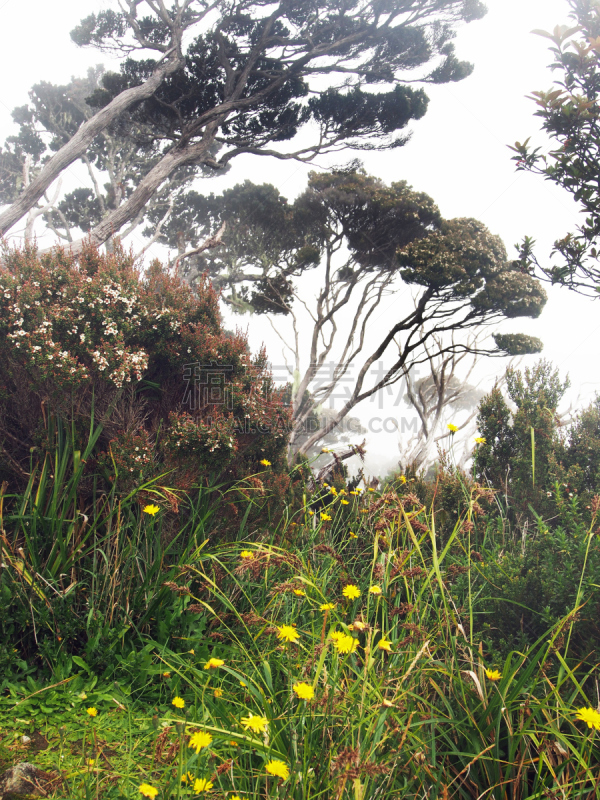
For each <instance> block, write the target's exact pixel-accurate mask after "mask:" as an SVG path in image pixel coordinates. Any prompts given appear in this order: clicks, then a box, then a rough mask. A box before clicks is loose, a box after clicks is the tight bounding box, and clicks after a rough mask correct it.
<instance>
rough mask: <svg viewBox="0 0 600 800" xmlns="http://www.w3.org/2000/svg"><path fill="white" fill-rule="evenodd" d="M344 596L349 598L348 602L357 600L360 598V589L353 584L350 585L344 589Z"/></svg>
mask: <svg viewBox="0 0 600 800" xmlns="http://www.w3.org/2000/svg"><path fill="white" fill-rule="evenodd" d="M342 594H343V595H344V597H347V598H348V600H356V598H357V597H360V589H359V588H358V586H355V585H354V584H353V583H349V584H347V585H346V586H344V588H343V589H342Z"/></svg>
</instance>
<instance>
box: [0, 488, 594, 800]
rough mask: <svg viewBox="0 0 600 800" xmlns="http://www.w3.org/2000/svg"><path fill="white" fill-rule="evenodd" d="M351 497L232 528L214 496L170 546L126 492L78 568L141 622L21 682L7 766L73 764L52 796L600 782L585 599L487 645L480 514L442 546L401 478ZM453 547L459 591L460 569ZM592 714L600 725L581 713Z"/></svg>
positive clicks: (573, 794) (7, 697)
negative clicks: (579, 652)
mask: <svg viewBox="0 0 600 800" xmlns="http://www.w3.org/2000/svg"><path fill="white" fill-rule="evenodd" d="M150 489H151V490H152V491H154V492H156V494H155V496H156V497H158V499H159V502H161V501H163V498H162V497H160V490H159V489H158V488H156V487H154V488H153V487H150ZM147 490H148V487H144V491H147ZM346 496H347V497H349V495H346ZM213 498H214V495H213ZM339 499H340V497H339V496H338V498H337V499H335V498H334V497H333V496H331V497H329V498H328V500H327V502H328V503H329V505H327V506H326V508H325V509H319V508H317V510H316V512H315V511H314V508H311V506H310V505H309V504H308V502H305V505H303V506H301V507H298V508H293V509H292V508H289V509H288V510H287V511H288V513H287V514H284V515H283V517H282V519H281V522H280V523H279V525H275V526H273V527H272V528H271V529H270V530H267V531H265V530H263V531H262V533H261V532H260V531H259V530H257V529H256V528H257V526H256V525H255V526H254V529H253V530H252V532H251V534H248V536H247V539H246V540H243V539H242V540H240V541H221V542H217V541H215V542H213V541H211V538H210V530H209V524H208V523H209V517H208V516H207V507H208V506H207V504H206V503H202V502H200V503H199V504H197V505H196V506H195V507H194V508H196V509H197V511H194V510H193V509H192V512H191V513H190V514H189V515H188V520H187V523H186V525H185V528H184V529H183V530H184V533H185V535H180V536H179V538H178V539H177V540H176V544H175V545H173V544H170V545H169V546H168V547H166V548H163V550H161V547H162V545H161V541H162V539H161V536H160V532H161V524H162V521H161V516H160V515H158V516H157V517H156V518H151V517H149V516H148V515H143V514H140V513H139V507H140V506H139V503H138V504H137V506H136V504H135V502H134V500H135V498H128V501H127V502H126V503H121V504H120V508H119V503H118V501H117V499H116V496H115V497H114V498H113V499H110V498H109V500H107V504H105V505H104V506H103V507H102V512H101V513H102V515H103V522H102V524H100V521H98V525H97V530H98V534H97V537H96V542H99V543H100V544H101V545H102V554H103V556H104V561H103V562H101V561H100V560H99V558H98V554H97V553H96V551H94V549H93V548H92V549H91V550H89V549H88V550H87V551H85V552H86V557H85V558H83V556H81V558H80V559H79V561H80V566H81V570H82V571H81V574H80V575H78V576H76V577H78V579H80V580H81V581H82V583H83V582H84V572H85V571H84V566H85V564H89V563H92V565H93V569H92V570H91V575H90V577H89V578H88V581H93V584H92V583H89V582H88V583H87V584H86V586H92V585H93V586H94V587H96V588H95V589H94V590H93V591H94V594H93V596H94V598H95V600H94V603H95V605H96V606H97V607H101V605H102V604H105V606H109V607H110V608H111V612H112V617H111V618H110V619H108V620H107V621H105V623H104V628H103V629H102V630H103V631H105V632H106V630H107V629H108V630H109V629H110V628H111V625H112V626H114V625H115V624H116V623H117V621H120V622H119V624H122V621H123V620H124V619H128V621H129V622H128V626H129V627H128V631H129V633H127V635H124V636H121V638H120V639H118V640H117V641H118V642H119V646H112V645H111V646H109V648H108V650H109V655H108V657H107V659H106V663H105V664H104V668H103V669H99V668H98V667H97V666H94V665H93V664H91V662H90V663H88V661H86V657H85V646H83V647H81V648H80V655H75V654H73V648H71V653H70V654H68V653H65V652H64V650H62V651H60V652H59V654H58V655H55V656H54V657H53V661H52V676H53V678H52V680H48V677H47V673H46V676H44V677H42V678H39V677H36V676H35V675H34V674H30V675H29V676H28V677H27V679H26V680H22V679H21V680H18V679H17V680H14V681H11V680H5V681H4V690H5V691H4V696H3V697H2V698H1V699H0V718H1V726H0V727H1V730H2V734H1V735H0V755H1V756H2V757H3V758H4V760H5V762H6V761H8V760H11V761H15V762H16V761H19V760H25V759H27V760H34V761H35V763H36V764H37V765H38V766H40V767H42V768H44V769H47V770H50V771H51V772H52V773H53V775H54V776H55V778H54V781H51V782H50V783H48V784H47V787H46V788H47V792H48V794H49V796H51V797H55V798H65V799H66V798H68V799H69V800H78V799H79V798H86V800H87V798H107V800H108V799H109V798H140V797H142V796H144V792H146V796H156V797H158V798H164V799H165V800H166V798H184V797H197V796H199V797H203V796H207V795H209V796H210V797H212V798H233V797H236V796H237V797H239V798H257V799H258V798H281V799H283V798H287V799H289V800H292V799H293V800H300V799H302V800H309V798H311V800H313V799H314V800H316V798H323V799H324V800H325V799H326V800H342V798H353V800H367V798H382V799H383V798H390V799H391V798H400V797H402V798H415V800H416V799H417V798H423V797H429V798H451V797H452V798H472V800H483V798H490V799H491V798H494V800H505V799H506V800H508V799H509V798H511V799H512V798H514V799H515V800H517V799H518V800H520V799H521V798H548V797H556V798H567V797H568V798H582V799H583V798H596V797H599V796H600V793H599V774H600V773H599V772H598V763H599V758H598V756H599V748H598V741H597V740H598V732H597V731H598V730H600V715H597V718H596V717H593V713H594V711H593V708H592V707H594V706H595V703H594V702H593V701H592V696H591V694H590V692H591V691H593V677H594V674H595V672H594V667H593V665H592V666H586V665H585V664H577V663H574V662H573V660H572V659H571V658H570V656H569V651H568V647H569V636H570V631H571V629H572V626H573V615H572V614H569V615H566V616H565V617H564V618H563V619H562V620H561V621H560V622H559V624H558V625H556V626H555V627H554V629H553V630H550V631H548V633H547V634H546V635H545V636H544V637H542V638H541V639H540V640H539V641H537V642H536V643H535V644H534V646H532V647H530V648H529V649H527V650H524V651H522V652H518V651H513V652H509V653H508V654H507V655H506V656H505V658H504V660H503V662H502V663H498V662H497V661H494V660H491V659H490V657H489V656H487V655H486V649H487V648H484V645H483V643H482V642H481V641H480V640H478V639H477V635H476V627H477V625H476V624H475V623H476V608H477V596H476V595H477V592H478V591H480V589H478V588H477V585H478V584H477V585H476V583H477V582H476V580H475V579H476V578H477V577H478V575H479V573H480V572H481V565H480V562H478V561H474V560H472V559H471V556H470V552H471V550H470V546H469V536H470V532H468V533H465V532H464V528H463V526H462V521H461V522H459V524H457V525H456V527H455V528H454V530H453V532H452V534H451V535H450V537H449V538H448V540H447V541H446V542H445V544H444V545H443V546H442V545H441V544H440V542H439V541H438V538H437V537H436V534H435V518H434V516H433V514H432V513H431V512H428V511H427V509H425V508H422V507H419V506H417V505H410V504H408V505H407V504H405V505H406V508H403V507H402V505H401V504H400V503H398V502H397V501H398V498H397V497H395V495H394V494H393V493H389V494H388V495H385V496H383V497H381V496H379V495H378V494H367V493H364V494H362V495H360V496H357V495H354V496H353V497H352V498H351V502H349V504H348V506H344V505H342V504H340V502H339ZM394 503H396V505H394ZM209 505H210V504H209ZM213 505H214V500H213ZM313 506H314V503H313ZM390 508H393V509H395V511H394V513H393V514H390V513H386V510H387V511H389V509H390ZM107 509H110V510H111V511H110V513H111V514H112V515H113V516H112V517H110V515H107ZM311 511H312V512H313V513H312V514H311ZM31 513H33V511H32V510H31V508H29V510H27V508H25V507H24V506H21V508H20V510H19V513H18V514H17V515H15V514H13V516H12V517H10V519H11V521H12V522H13V523H14V521H15V520H16V519H18V520H20V521H21V522H23V520H25V521H27V519H28V520H29V521H30V522H31V521H32V520H31V517H27V514H31ZM162 513H163V512H161V514H162ZM322 514H326V515H327V516H330V517H331V520H322ZM109 518H110V519H116V520H117V523H116V525H115V527H110V526H109V525H108V523H107V522H106V520H107V519H109ZM243 519H244V523H243V524H244V525H245V526H246V525H248V516H247V515H245V514H244V515H243ZM382 522H383V524H380V523H382ZM4 524H5V526H6V519H5V523H4ZM53 524H55V525H56V522H54V523H53ZM102 525H104V526H105V527H102ZM467 528H468V526H467ZM67 530H68V525H67ZM111 537H112V539H111ZM88 541H90V539H88ZM111 541H112V543H113V544H112V545H109V543H110V542H111ZM115 542H117V543H118V546H116V545H115V544H114V543H115ZM177 542H180V545H177ZM590 543H591V535H590ZM14 546H15V542H13V545H12V547H13V550H11V551H10V552H11V553H12V552H14ZM110 546H112V550H110ZM178 546H180V549H179V550H177V547H178ZM153 548H154V549H153ZM59 550H60V548H57V547H56V546H53V548H52V549H51V553H57V552H59ZM159 551H160V552H159ZM64 552H65V553H68V552H69V551H68V548H67V549H65V551H64ZM111 552H112V553H113V555H112V556H110V557H109V555H108V554H109V553H111ZM457 553H461V554H462V558H463V561H462V562H461V563H462V564H463V566H464V567H465V574H464V575H463V576H462V578H463V581H462V583H461V584H460V586H462V589H460V590H457V587H456V584H452V583H451V582H450V580H449V576H450V575H451V574H452V573H451V571H449V567H450V566H451V565H452V564H453V563H455V562H456V554H457ZM169 555H170V556H171V558H169ZM61 557H63V558H64V556H61ZM70 557H71V558H72V555H71V556H70ZM487 557H488V556H486V558H487ZM489 557H492V554H490V556H489ZM157 562H158V564H159V567H155V565H156V563H157ZM47 563H51V564H54V562H53V561H52V559H50V561H49V562H47ZM102 563H103V565H104V566H99V565H100V564H102ZM42 566H43V565H42V564H41V563H39V564H38V566H37V567H36V569H41V567H42ZM9 568H10V569H11V571H12V575H13V579H14V585H15V586H16V587H21V589H23V586H24V585H25V584H26V585H27V586H28V587H29V590H30V591H29V594H28V598H29V600H30V601H31V598H32V596H33V597H37V601H38V605H39V606H40V607H41V608H43V607H44V602H43V600H42V599H41V598H40V597H39V595H36V594H35V587H36V586H38V585H39V580H37V579H35V575H39V573H38V572H35V571H34V570H33V569H32V570H31V573H30V579H31V580H30V582H29V583H27V582H25V584H24V582H23V572H22V571H21V572H20V573H19V571H18V569H17V568H16V567H15V564H14V561H12V562H9ZM136 576H137V577H136ZM117 577H118V580H117ZM127 581H128V582H129V585H128V586H127V585H126V583H125V582H127ZM347 586H352V587H357V590H358V592H359V596H358V597H353V595H355V594H356V590H354V591H352V590H351V591H349V592H348V591H346V593H345V592H344V590H345V587H347ZM99 587H100V588H99ZM106 587H112V589H111V590H110V591H112V592H113V593H112V594H111V593H110V591H109V590H108V589H107V588H106ZM44 591H45V590H44ZM345 594H349V595H350V597H346V596H345ZM45 596H46V597H48V596H49V594H48V592H45ZM90 596H91V593H90ZM129 598H133V600H130V599H129ZM578 599H579V600H581V599H582V598H580V597H579V593H578ZM124 600H128V601H129V603H130V610H129V611H128V612H127V614H128V615H129V616H128V617H127V615H126V614H125V612H124V610H123V608H122V607H121V606H120V605H119V604H122V603H123V602H124ZM330 606H332V607H330ZM86 607H87V608H89V607H90V603H88V604H87V606H86ZM133 609H136V610H135V613H134V611H133ZM573 611H577V608H575V609H573ZM88 613H89V612H88ZM157 618H159V621H158V622H157ZM105 620H106V618H105ZM161 622H162V625H161V624H160V623H161ZM165 624H166V625H168V626H169V627H170V632H169V633H167V634H165V630H164V629H165ZM134 628H135V635H134V633H132V629H134ZM103 635H105V633H104V634H103ZM340 637H345V638H340ZM113 644H114V640H113ZM82 654H83V655H82ZM48 658H49V656H48ZM210 659H218V660H219V661H222V662H223V663H222V664H220V665H218V666H214V667H209V668H207V664H210V663H211V662H210ZM98 663H100V661H98ZM302 685H304V690H302V688H300V689H298V690H296V689H295V688H294V687H299V686H302ZM306 687H309V688H308V689H307V688H306ZM311 689H312V696H311V697H310V699H301V697H300V696H299V692H300V693H303V694H305V695H307V696H309V695H311V691H310V690H311ZM176 698H180V700H181V701H183V704H184V705H183V707H182V708H179V707H177V706H176V705H173V700H174V699H176ZM177 704H178V705H181V702H180V701H179V700H177ZM582 708H588V709H592V711H591V713H592V721H593V722H594V720H596V719H597V723H598V724H597V725H596V724H595V723H594V724H592V726H591V727H588V725H587V724H586V723H585V722H583V721H581V720H579V719H578V718H577V715H578V710H579V709H582ZM88 709H96V710H97V715H96V716H93V717H92V716H90V715H89V713H88ZM596 713H597V712H596ZM197 733H200V734H202V736H201V737H200V739H199V740H198V739H194V738H193V737H194V734H197ZM23 736H28V737H29V738H30V739H31V741H30V742H27V741H26V740H23V738H22V737H23ZM194 741H199V742H200V743H204V746H199V745H198V746H196V747H194V746H190V745H191V744H192V745H193V743H194ZM32 752H35V757H33V756H32ZM140 787H142V790H143V791H140Z"/></svg>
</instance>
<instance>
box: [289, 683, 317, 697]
mask: <svg viewBox="0 0 600 800" xmlns="http://www.w3.org/2000/svg"><path fill="white" fill-rule="evenodd" d="M292 689H293V690H294V691H295V692H296V694H297V695H298V697H299V698H300V700H312V699H313V697H314V696H315V690H314V689H313V687H312V686H311V685H310V683H295V684H294V685H293V686H292Z"/></svg>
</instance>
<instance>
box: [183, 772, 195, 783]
mask: <svg viewBox="0 0 600 800" xmlns="http://www.w3.org/2000/svg"><path fill="white" fill-rule="evenodd" d="M193 780H194V776H193V775H192V773H191V772H184V773H183V775H182V776H181V782H182V783H188V782H189V781H193Z"/></svg>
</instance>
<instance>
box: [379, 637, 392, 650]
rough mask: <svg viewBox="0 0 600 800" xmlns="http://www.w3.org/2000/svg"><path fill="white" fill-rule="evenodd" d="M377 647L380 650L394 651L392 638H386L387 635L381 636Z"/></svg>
mask: <svg viewBox="0 0 600 800" xmlns="http://www.w3.org/2000/svg"><path fill="white" fill-rule="evenodd" d="M377 647H378V648H379V649H380V650H385V651H387V652H388V653H391V652H392V643H391V642H390V640H389V639H386V638H385V636H382V637H381V639H380V640H379V642H378V643H377Z"/></svg>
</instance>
